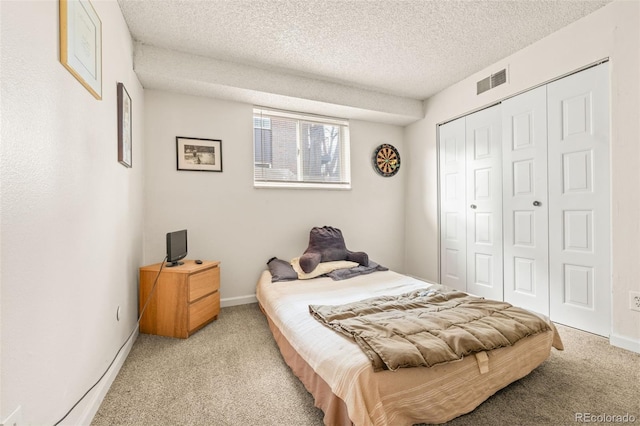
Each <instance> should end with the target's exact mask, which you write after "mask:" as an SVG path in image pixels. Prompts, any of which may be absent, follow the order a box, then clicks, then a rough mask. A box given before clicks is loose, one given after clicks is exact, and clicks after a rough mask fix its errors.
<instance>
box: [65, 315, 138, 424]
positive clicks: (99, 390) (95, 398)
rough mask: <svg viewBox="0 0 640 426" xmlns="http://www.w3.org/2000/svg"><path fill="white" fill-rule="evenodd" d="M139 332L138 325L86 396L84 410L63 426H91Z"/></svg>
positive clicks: (68, 419)
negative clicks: (107, 369) (67, 425)
mask: <svg viewBox="0 0 640 426" xmlns="http://www.w3.org/2000/svg"><path fill="white" fill-rule="evenodd" d="M139 332H140V326H139V325H138V326H136V329H135V331H134V332H133V335H132V336H131V338H130V339H129V341H128V342H127V344H126V345H125V346H124V347H123V348H122V351H120V354H119V355H118V357H117V358H116V360H115V361H114V362H113V365H112V366H111V368H109V371H107V373H106V374H105V375H104V377H103V378H102V380H100V383H98V385H96V387H95V388H93V389H92V390H91V393H89V395H87V398H88V400H87V401H85V402H84V403H83V404H82V407H84V408H82V410H81V412H80V413H79V414H78V415H77V416H74V418H75V420H74V419H70V418H67V420H65V422H64V424H78V425H88V424H91V421H92V420H93V417H94V416H95V415H96V413H97V412H98V409H99V408H100V404H102V400H103V399H104V397H105V396H106V395H107V392H108V391H109V388H110V387H111V384H112V383H113V381H114V380H115V379H116V376H117V375H118V372H120V369H121V368H122V365H123V364H124V361H125V360H126V359H127V356H129V352H131V348H132V347H133V343H134V342H135V341H136V339H137V338H138V333H139ZM70 417H71V416H70ZM67 422H70V423H67Z"/></svg>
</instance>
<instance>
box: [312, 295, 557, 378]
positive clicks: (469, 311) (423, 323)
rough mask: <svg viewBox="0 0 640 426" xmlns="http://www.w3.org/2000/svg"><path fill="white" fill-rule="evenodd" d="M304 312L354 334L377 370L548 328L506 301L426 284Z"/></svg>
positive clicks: (450, 357) (450, 356) (434, 360)
mask: <svg viewBox="0 0 640 426" xmlns="http://www.w3.org/2000/svg"><path fill="white" fill-rule="evenodd" d="M309 311H310V312H311V314H312V315H313V316H314V317H315V318H316V319H317V320H318V321H320V322H321V323H323V324H325V325H326V326H328V327H330V328H333V329H334V330H337V331H338V332H340V333H343V334H345V335H347V336H349V337H351V338H353V339H354V340H355V341H356V343H358V345H359V346H360V347H361V348H362V350H363V351H364V352H365V353H366V354H367V356H368V357H369V359H371V361H372V364H373V368H374V370H376V371H380V370H383V369H389V370H397V369H398V368H402V367H431V366H434V365H436V364H441V363H446V362H451V361H457V360H460V359H462V358H463V357H464V356H466V355H471V354H474V353H478V352H482V351H489V350H492V349H497V348H501V347H505V346H511V345H513V344H514V343H516V342H517V341H518V340H520V339H522V338H523V337H527V336H531V335H534V334H538V333H540V332H543V331H547V330H550V327H549V324H547V323H546V322H545V321H544V320H543V319H542V318H540V317H538V316H536V315H533V314H531V313H530V312H528V311H526V310H524V309H521V308H517V307H515V306H512V305H511V304H509V303H506V302H499V301H495V300H487V299H483V298H479V297H473V296H470V295H468V294H466V293H462V292H458V291H450V292H435V291H429V290H427V289H426V288H425V289H421V290H417V291H413V292H410V293H405V294H401V295H397V296H382V297H375V298H369V299H365V300H361V301H357V302H353V303H348V304H343V305H335V306H334V305H311V306H309Z"/></svg>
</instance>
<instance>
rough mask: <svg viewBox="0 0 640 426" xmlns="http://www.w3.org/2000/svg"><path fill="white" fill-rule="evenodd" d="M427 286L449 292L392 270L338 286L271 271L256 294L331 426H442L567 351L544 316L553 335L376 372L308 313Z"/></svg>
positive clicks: (348, 343) (277, 338)
mask: <svg viewBox="0 0 640 426" xmlns="http://www.w3.org/2000/svg"><path fill="white" fill-rule="evenodd" d="M274 275H275V274H274ZM425 288H432V289H436V290H442V289H443V288H442V286H438V285H435V284H429V283H425V282H424V281H421V280H418V279H415V278H412V277H409V276H406V275H402V274H399V273H396V272H394V271H389V270H387V271H376V272H373V273H368V274H366V275H359V276H355V277H352V278H349V279H344V280H338V281H336V280H333V279H332V278H329V277H327V276H326V275H325V276H319V277H315V278H311V279H294V280H290V281H279V282H272V274H271V272H270V271H269V270H265V271H264V272H263V273H262V274H261V276H260V278H259V281H258V283H257V289H256V294H257V299H258V302H259V305H260V307H261V309H262V311H263V312H264V314H265V316H266V317H267V320H268V323H269V327H270V329H271V332H272V333H273V336H274V338H275V341H276V342H277V344H278V346H279V348H280V351H281V353H282V356H283V358H284V360H285V362H286V363H287V364H288V365H289V366H290V367H291V369H292V371H293V372H294V374H295V375H296V376H297V377H298V378H299V379H300V380H301V381H302V383H303V384H304V385H305V387H306V389H307V390H308V391H309V392H310V393H311V394H312V395H313V397H314V399H315V404H316V406H317V407H318V408H320V409H321V410H322V411H323V412H324V423H325V424H326V425H350V424H355V425H358V426H360V425H363V426H364V425H413V424H419V423H431V424H439V423H444V422H447V421H449V420H451V419H453V418H455V417H457V416H460V415H462V414H465V413H468V412H470V411H472V410H474V409H475V408H476V407H477V406H478V405H480V404H481V403H482V402H483V401H485V400H486V399H487V398H489V397H490V396H491V395H493V394H494V393H495V392H496V391H498V390H499V389H501V388H503V387H505V386H507V385H508V384H510V383H512V382H514V381H516V380H518V379H520V378H522V377H524V376H526V375H527V374H529V373H530V372H531V371H532V370H533V369H535V368H536V367H537V366H538V365H540V364H541V363H542V362H543V361H544V360H545V359H547V357H548V356H549V354H550V351H551V348H552V347H555V348H557V349H560V350H561V349H562V342H561V340H560V336H559V335H558V333H557V331H556V329H555V327H554V326H553V324H552V323H551V322H549V321H548V320H547V319H546V318H545V319H544V320H545V321H546V322H547V323H548V324H549V329H548V330H547V331H544V332H540V333H537V334H534V335H531V336H527V337H525V338H522V339H520V340H518V341H517V342H515V343H514V344H513V345H510V346H506V347H500V348H497V349H493V350H490V351H482V352H478V353H475V354H472V355H469V356H464V357H463V358H462V359H460V360H456V361H453V362H447V363H440V364H437V365H434V366H431V367H413V368H399V369H397V370H389V369H385V370H382V371H374V368H373V367H372V362H371V359H370V358H369V357H368V356H367V355H366V354H365V352H363V350H362V349H361V348H360V347H359V346H358V345H357V344H356V343H355V342H354V340H353V339H351V338H349V337H347V336H345V335H343V334H341V333H338V332H336V331H335V330H332V329H331V328H329V327H327V326H325V325H323V324H322V323H321V322H319V321H318V320H317V319H315V318H314V317H313V316H312V315H311V314H310V305H342V304H345V303H350V302H356V301H360V300H363V299H367V298H371V297H376V296H383V295H384V296H393V295H401V294H406V293H409V292H412V291H416V290H421V289H425ZM541 318H542V317H541Z"/></svg>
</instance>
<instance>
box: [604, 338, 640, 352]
mask: <svg viewBox="0 0 640 426" xmlns="http://www.w3.org/2000/svg"><path fill="white" fill-rule="evenodd" d="M609 343H611V345H613V346H617V347H619V348H622V349H626V350H628V351H632V352H636V353H639V354H640V341H638V340H634V339H630V338H628V337H623V336H618V335H616V334H612V335H611V336H610V337H609Z"/></svg>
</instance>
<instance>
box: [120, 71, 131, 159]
mask: <svg viewBox="0 0 640 426" xmlns="http://www.w3.org/2000/svg"><path fill="white" fill-rule="evenodd" d="M131 148H132V133H131V97H130V96H129V93H128V92H127V89H126V88H125V87H124V84H122V83H118V162H119V163H120V164H122V165H123V166H125V167H131Z"/></svg>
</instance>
